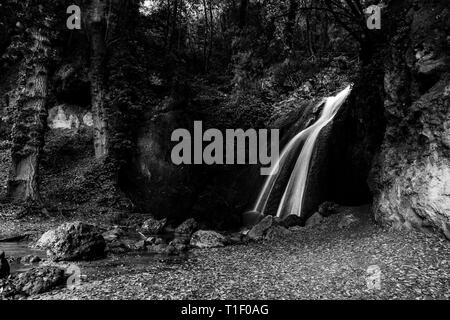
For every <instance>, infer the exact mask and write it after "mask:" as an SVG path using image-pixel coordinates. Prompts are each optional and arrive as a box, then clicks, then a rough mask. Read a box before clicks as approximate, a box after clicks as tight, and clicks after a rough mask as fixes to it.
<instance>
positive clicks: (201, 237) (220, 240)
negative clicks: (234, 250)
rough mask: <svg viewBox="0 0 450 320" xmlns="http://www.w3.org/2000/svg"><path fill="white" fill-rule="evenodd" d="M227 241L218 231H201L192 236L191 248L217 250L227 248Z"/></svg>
mask: <svg viewBox="0 0 450 320" xmlns="http://www.w3.org/2000/svg"><path fill="white" fill-rule="evenodd" d="M226 242H227V239H226V238H225V237H224V236H223V235H221V234H220V233H218V232H216V231H207V230H199V231H197V232H196V233H194V234H193V235H192V238H191V242H190V244H191V246H193V247H197V248H217V247H223V246H225V243H226Z"/></svg>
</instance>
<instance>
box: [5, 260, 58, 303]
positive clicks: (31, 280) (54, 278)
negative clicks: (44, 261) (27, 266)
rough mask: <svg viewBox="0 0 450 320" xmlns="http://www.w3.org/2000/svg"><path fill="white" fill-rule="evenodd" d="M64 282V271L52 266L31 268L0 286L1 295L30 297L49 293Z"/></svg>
mask: <svg viewBox="0 0 450 320" xmlns="http://www.w3.org/2000/svg"><path fill="white" fill-rule="evenodd" d="M65 280H66V276H65V272H64V269H61V268H59V267H54V266H46V267H39V268H33V269H31V270H28V271H26V272H23V273H19V274H17V275H15V276H14V277H12V278H11V279H10V280H9V281H7V282H4V283H3V284H2V285H3V287H2V295H3V296H4V297H12V296H16V295H23V296H31V295H35V294H39V293H43V292H47V291H50V290H52V289H55V288H57V287H59V286H61V285H64V283H65Z"/></svg>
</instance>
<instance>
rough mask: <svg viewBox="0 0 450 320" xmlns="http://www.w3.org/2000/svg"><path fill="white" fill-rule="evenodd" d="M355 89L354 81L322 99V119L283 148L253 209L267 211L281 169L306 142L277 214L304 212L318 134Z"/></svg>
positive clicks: (299, 213)
mask: <svg viewBox="0 0 450 320" xmlns="http://www.w3.org/2000/svg"><path fill="white" fill-rule="evenodd" d="M351 90H352V86H351V85H350V86H348V87H347V88H345V89H344V90H342V91H341V92H339V93H338V94H337V95H335V96H334V97H328V98H325V99H324V100H323V101H322V102H321V103H320V104H324V107H323V109H322V112H321V114H320V117H319V119H318V120H317V121H316V122H315V123H314V124H312V125H311V126H309V127H308V128H306V129H304V130H303V131H301V132H300V133H298V134H297V135H296V136H295V137H294V138H293V139H292V140H291V141H289V143H288V144H287V145H286V147H285V148H284V149H283V151H282V152H281V155H280V157H279V159H278V160H277V163H276V164H275V166H274V168H273V169H272V172H271V175H269V176H268V177H267V179H266V181H265V182H264V185H263V187H262V189H261V191H260V193H259V195H258V199H257V201H256V204H255V206H254V208H253V210H252V211H253V212H258V213H261V214H264V211H265V210H266V205H267V202H268V201H269V198H270V195H271V193H272V190H273V188H274V186H275V183H276V182H277V180H278V178H279V176H280V172H281V169H282V168H283V167H284V166H286V165H287V164H288V162H289V161H288V158H289V155H292V153H294V152H296V151H297V150H298V147H299V145H300V144H301V143H302V142H304V144H303V147H302V150H301V152H300V154H299V156H298V158H297V162H296V163H295V167H294V169H293V171H292V173H291V175H290V177H289V181H288V183H287V186H286V188H285V190H284V193H283V197H282V198H281V201H280V204H279V206H278V210H277V217H280V218H283V217H286V216H288V215H291V214H293V215H297V216H301V213H302V204H303V197H304V194H305V189H306V185H307V184H306V182H307V178H308V170H309V164H310V161H311V156H312V153H313V151H314V146H315V144H316V140H317V137H318V136H319V134H320V132H321V130H322V129H323V128H324V127H325V126H326V125H327V124H329V123H330V122H331V121H332V120H333V118H334V116H335V115H336V113H337V112H338V111H339V109H340V107H341V106H342V104H343V103H344V102H345V100H346V99H347V97H348V95H349V94H350V92H351Z"/></svg>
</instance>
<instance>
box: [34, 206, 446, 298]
mask: <svg viewBox="0 0 450 320" xmlns="http://www.w3.org/2000/svg"><path fill="white" fill-rule="evenodd" d="M343 211H344V212H341V213H340V214H338V215H335V216H331V217H329V218H327V219H326V220H325V221H324V222H323V223H322V224H320V225H318V226H314V227H308V228H300V227H294V228H291V234H290V235H286V236H285V237H284V238H282V239H274V240H270V241H263V242H258V243H255V242H253V243H249V244H246V245H235V246H227V247H224V248H217V249H204V250H200V249H196V250H192V251H190V252H189V253H188V254H187V255H186V256H177V257H163V256H158V255H138V254H133V255H110V256H109V257H108V258H107V259H105V260H99V261H94V262H83V263H77V264H78V266H80V268H81V270H82V283H81V286H79V287H78V288H76V289H73V290H69V289H67V288H61V289H57V290H54V291H51V292H48V293H45V294H41V295H36V296H31V297H29V298H30V299H450V255H449V253H450V242H449V241H448V240H445V239H441V238H438V237H436V236H431V235H426V234H422V233H416V232H409V233H407V232H402V231H388V230H385V229H382V228H380V227H378V226H377V225H376V224H374V223H373V222H372V221H371V220H370V218H369V214H368V208H367V207H364V208H357V209H356V208H346V209H344V210H343ZM347 213H353V214H354V215H357V216H358V217H359V218H360V219H359V221H358V222H356V223H354V224H351V225H350V226H349V227H347V228H345V229H342V228H341V227H338V224H339V221H341V219H342V216H343V215H345V214H347ZM374 265H376V266H378V267H379V269H380V271H381V287H380V288H379V289H376V288H374V289H369V288H368V286H367V278H368V277H369V274H368V272H367V270H368V268H369V267H370V266H374Z"/></svg>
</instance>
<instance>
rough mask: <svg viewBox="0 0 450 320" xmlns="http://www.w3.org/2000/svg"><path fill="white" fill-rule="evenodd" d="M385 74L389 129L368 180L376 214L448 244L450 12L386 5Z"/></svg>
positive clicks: (426, 5)
mask: <svg viewBox="0 0 450 320" xmlns="http://www.w3.org/2000/svg"><path fill="white" fill-rule="evenodd" d="M388 10H390V12H389V14H390V18H391V19H392V20H393V21H395V24H396V25H395V26H394V27H393V29H392V31H393V32H392V34H391V36H392V37H391V39H390V42H389V43H390V49H389V54H388V55H387V56H386V67H385V81H384V82H385V94H386V97H385V103H384V108H385V116H386V120H387V128H386V132H385V136H384V141H383V144H382V149H381V152H380V154H379V155H378V156H377V158H376V161H375V164H374V166H373V168H372V172H371V177H370V186H371V190H372V192H373V193H374V203H373V210H374V214H375V218H376V220H377V221H378V222H380V223H381V224H383V225H386V226H389V227H391V228H402V229H403V228H406V229H418V230H422V231H425V232H433V233H440V234H443V235H445V236H446V237H447V238H448V239H450V68H449V67H450V54H449V48H450V36H449V31H450V9H449V5H448V1H447V0H442V1H426V2H425V1H424V2H419V1H391V2H390V3H389V6H388Z"/></svg>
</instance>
